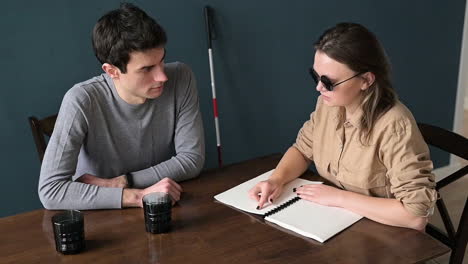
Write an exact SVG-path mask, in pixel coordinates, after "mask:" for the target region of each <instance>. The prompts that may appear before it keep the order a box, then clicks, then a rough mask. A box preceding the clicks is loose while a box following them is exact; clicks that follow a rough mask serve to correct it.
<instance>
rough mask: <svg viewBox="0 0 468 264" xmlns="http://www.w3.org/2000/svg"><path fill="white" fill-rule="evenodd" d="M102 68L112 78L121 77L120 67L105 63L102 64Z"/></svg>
mask: <svg viewBox="0 0 468 264" xmlns="http://www.w3.org/2000/svg"><path fill="white" fill-rule="evenodd" d="M102 70H103V71H105V72H106V73H107V74H109V76H110V77H111V78H112V79H119V77H120V74H121V73H120V69H119V68H117V67H115V66H114V65H112V64H109V63H104V64H103V65H102Z"/></svg>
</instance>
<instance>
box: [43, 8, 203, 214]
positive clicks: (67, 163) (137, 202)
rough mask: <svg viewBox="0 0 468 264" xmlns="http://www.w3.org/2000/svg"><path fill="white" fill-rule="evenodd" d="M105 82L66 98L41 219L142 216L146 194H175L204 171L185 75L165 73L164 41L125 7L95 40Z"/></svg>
mask: <svg viewBox="0 0 468 264" xmlns="http://www.w3.org/2000/svg"><path fill="white" fill-rule="evenodd" d="M92 40H93V48H94V52H95V55H96V57H97V59H98V60H99V61H100V62H101V64H102V69H103V70H104V72H105V73H103V74H102V75H100V76H96V77H94V78H91V79H89V80H87V81H85V82H82V83H79V84H76V85H75V86H74V87H73V88H72V89H70V90H69V91H68V92H67V93H66V94H65V96H64V98H63V101H62V105H61V107H60V111H59V115H58V118H57V122H56V124H55V128H54V132H53V134H52V137H51V138H50V141H49V144H48V146H47V150H46V153H45V156H44V161H43V163H42V168H41V175H40V179H39V188H38V189H39V197H40V200H41V202H42V204H43V205H44V207H45V208H47V209H105V208H122V207H138V206H140V207H141V206H142V204H141V198H142V196H143V195H145V194H147V193H151V192H157V191H158V192H166V193H169V194H170V196H171V198H172V200H173V202H176V201H178V200H179V199H180V194H181V192H182V188H181V187H180V185H179V184H177V183H176V181H181V180H185V179H189V178H192V177H195V176H197V175H198V174H199V172H200V171H201V169H202V167H203V162H204V151H205V145H204V144H205V143H204V137H203V126H202V120H201V114H200V110H199V105H198V94H197V89H196V83H195V79H194V76H193V73H192V71H191V70H190V69H189V68H188V67H187V66H186V65H184V64H182V63H177V62H176V63H170V64H167V65H165V64H164V56H165V53H166V52H165V48H164V46H165V44H166V33H165V32H164V30H163V29H162V28H161V26H159V25H158V24H157V23H156V22H155V21H154V20H153V19H152V18H151V17H149V16H148V15H147V14H146V13H145V12H144V11H142V10H141V9H139V8H138V7H136V6H134V5H132V4H122V5H121V6H120V8H119V9H117V10H113V11H111V12H109V13H107V14H105V15H104V16H103V17H102V18H100V19H99V21H98V22H97V24H96V25H95V27H94V30H93V36H92Z"/></svg>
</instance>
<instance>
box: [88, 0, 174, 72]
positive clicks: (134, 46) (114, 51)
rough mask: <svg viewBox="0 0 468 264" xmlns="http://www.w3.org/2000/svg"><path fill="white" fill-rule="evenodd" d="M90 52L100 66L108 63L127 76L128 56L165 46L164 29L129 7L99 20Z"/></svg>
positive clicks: (136, 8)
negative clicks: (92, 51) (92, 50)
mask: <svg viewBox="0 0 468 264" xmlns="http://www.w3.org/2000/svg"><path fill="white" fill-rule="evenodd" d="M92 41H93V49H94V54H95V55H96V58H97V59H98V60H99V62H101V64H104V63H109V64H112V65H114V66H116V67H118V68H119V69H120V71H121V72H122V73H126V72H127V64H128V61H129V60H130V53H131V52H133V51H146V50H149V49H153V48H157V47H161V46H164V45H165V44H166V42H167V36H166V32H165V31H164V29H163V28H162V27H161V26H160V25H159V24H158V23H156V21H155V20H154V19H153V18H151V17H150V16H148V15H147V14H146V13H145V12H144V11H143V10H141V9H140V8H138V7H137V6H135V5H133V4H129V3H122V4H121V5H120V8H119V9H116V10H112V11H110V12H108V13H107V14H105V15H104V16H102V17H101V18H100V19H99V20H98V22H97V23H96V25H95V26H94V29H93V36H92Z"/></svg>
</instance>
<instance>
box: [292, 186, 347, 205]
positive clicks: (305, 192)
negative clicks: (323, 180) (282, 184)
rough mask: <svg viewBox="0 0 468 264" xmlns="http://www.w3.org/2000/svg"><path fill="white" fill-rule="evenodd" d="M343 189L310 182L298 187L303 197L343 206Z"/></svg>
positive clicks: (299, 193)
mask: <svg viewBox="0 0 468 264" xmlns="http://www.w3.org/2000/svg"><path fill="white" fill-rule="evenodd" d="M343 192H345V191H343V190H340V189H338V188H335V187H332V186H328V185H325V184H308V185H304V186H301V187H299V188H297V189H296V193H297V195H298V196H299V197H301V199H304V200H308V201H311V202H314V203H318V204H321V205H326V206H335V207H341V205H342V201H343Z"/></svg>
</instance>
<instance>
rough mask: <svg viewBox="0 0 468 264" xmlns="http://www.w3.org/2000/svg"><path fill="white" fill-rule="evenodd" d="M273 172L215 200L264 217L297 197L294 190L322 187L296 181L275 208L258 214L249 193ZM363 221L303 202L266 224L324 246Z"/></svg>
mask: <svg viewBox="0 0 468 264" xmlns="http://www.w3.org/2000/svg"><path fill="white" fill-rule="evenodd" d="M273 171H274V170H270V171H267V172H265V173H263V174H261V175H260V176H258V177H256V178H253V179H251V180H249V181H246V182H244V183H242V184H240V185H237V186H235V187H233V188H231V189H229V190H227V191H225V192H223V193H220V194H218V195H216V196H215V197H214V198H215V199H216V200H218V201H220V202H222V203H224V204H227V205H230V206H232V207H235V208H237V209H240V210H243V211H246V212H249V213H254V214H262V215H263V214H265V213H267V212H268V211H270V210H272V209H274V208H276V207H278V206H279V205H281V204H283V203H285V202H287V201H289V200H291V199H292V198H294V197H296V193H294V192H293V188H295V187H299V186H301V185H306V184H321V183H322V182H314V181H308V180H304V179H300V178H297V179H295V180H293V181H291V182H290V183H288V184H286V185H285V186H284V188H283V193H282V194H281V195H280V197H278V198H277V199H275V201H274V203H273V204H272V205H270V206H268V207H266V208H263V209H260V210H257V209H256V207H257V205H258V203H257V201H255V200H252V199H251V198H250V197H249V194H248V192H249V190H250V189H251V188H252V187H253V186H255V184H257V183H258V182H260V181H264V180H267V179H268V178H269V177H270V175H271V174H272V173H273ZM361 218H362V216H360V215H358V214H355V213H353V212H351V211H348V210H345V209H342V208H337V207H328V206H323V205H319V204H316V203H313V202H309V201H306V200H302V199H301V200H299V201H297V202H295V203H293V204H292V205H290V206H288V207H286V208H284V209H283V210H281V211H279V212H277V213H275V214H273V215H270V216H268V217H266V218H265V220H267V221H270V222H272V223H275V224H277V225H279V226H282V227H284V228H286V229H289V230H291V231H294V232H296V233H298V234H301V235H303V236H306V237H309V238H312V239H315V240H317V241H319V242H321V243H323V242H324V241H326V240H327V239H329V238H331V237H332V236H334V235H335V234H337V233H339V232H340V231H342V230H344V229H345V228H347V227H349V226H351V225H352V224H354V223H355V222H357V221H359V220H360V219H361Z"/></svg>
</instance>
